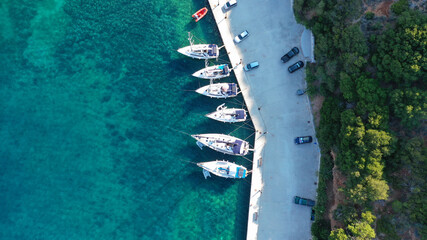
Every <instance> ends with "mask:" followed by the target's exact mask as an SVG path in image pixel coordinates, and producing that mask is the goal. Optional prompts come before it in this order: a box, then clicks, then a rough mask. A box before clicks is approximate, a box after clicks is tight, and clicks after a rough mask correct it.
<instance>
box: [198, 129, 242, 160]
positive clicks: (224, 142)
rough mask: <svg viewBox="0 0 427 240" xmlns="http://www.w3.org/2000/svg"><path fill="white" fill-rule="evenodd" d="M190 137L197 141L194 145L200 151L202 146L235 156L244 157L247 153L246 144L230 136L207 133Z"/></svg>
mask: <svg viewBox="0 0 427 240" xmlns="http://www.w3.org/2000/svg"><path fill="white" fill-rule="evenodd" d="M191 137H193V138H194V139H196V140H197V142H196V144H197V145H198V146H199V147H200V148H201V149H202V148H203V146H206V147H209V148H211V149H213V150H215V151H218V152H222V153H224V154H230V155H235V156H245V155H246V154H248V153H249V143H248V142H246V141H244V140H241V139H239V138H236V137H233V136H230V135H225V134H220V133H207V134H194V135H191Z"/></svg>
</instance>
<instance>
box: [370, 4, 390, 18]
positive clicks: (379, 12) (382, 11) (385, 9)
mask: <svg viewBox="0 0 427 240" xmlns="http://www.w3.org/2000/svg"><path fill="white" fill-rule="evenodd" d="M392 4H393V1H384V2H381V3H380V4H378V5H377V6H376V8H375V9H374V11H373V12H374V13H375V16H377V17H379V16H386V17H389V15H390V6H391V5H392Z"/></svg>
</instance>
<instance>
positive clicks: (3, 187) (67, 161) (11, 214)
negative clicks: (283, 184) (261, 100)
mask: <svg viewBox="0 0 427 240" xmlns="http://www.w3.org/2000/svg"><path fill="white" fill-rule="evenodd" d="M207 5H208V3H207V1H204V2H203V1H202V2H199V1H190V0H184V1H182V0H181V1H178V0H173V1H170V0H159V1H148V0H141V1H135V0H115V1H105V0H79V1H77V0H74V1H70V0H62V1H61V0H39V1H30V0H3V1H1V3H0V33H1V35H0V98H1V101H0V108H1V112H0V140H1V143H2V144H1V147H0V166H1V168H0V192H1V195H0V239H206V238H207V239H244V238H245V234H246V225H247V214H248V209H247V208H248V204H249V199H248V198H249V188H250V178H248V179H245V180H230V179H221V178H218V177H212V178H209V179H207V180H205V179H204V177H203V174H202V171H201V169H200V168H198V167H197V166H196V165H195V164H194V162H200V161H210V160H215V159H223V158H225V159H228V160H231V161H235V162H237V163H240V164H243V165H245V166H247V167H248V168H249V169H250V168H251V165H252V164H251V162H249V161H247V160H245V159H244V158H238V157H230V156H226V155H223V154H220V153H216V152H214V151H212V150H210V149H204V150H203V151H202V150H200V149H199V148H198V147H197V146H196V144H195V141H194V140H193V139H192V138H191V137H189V136H188V135H186V134H185V133H189V134H191V133H209V132H220V133H230V132H232V131H234V130H235V129H236V128H237V127H238V126H241V124H237V125H232V124H223V123H219V122H215V121H213V120H210V119H207V118H205V117H204V116H203V115H204V114H206V113H208V112H211V111H214V110H215V108H216V106H218V105H220V104H221V103H223V102H226V103H227V105H228V106H229V107H238V106H241V102H243V99H242V97H241V96H240V97H238V98H235V99H227V100H215V99H209V98H206V97H204V96H200V95H198V94H196V93H194V92H192V91H189V90H194V89H196V88H198V87H199V86H202V85H205V84H208V82H209V81H207V80H203V79H202V80H198V79H195V78H193V77H191V76H190V74H191V73H193V72H195V71H196V70H198V69H200V68H203V67H204V62H203V61H201V60H192V59H189V58H186V57H184V56H182V55H180V54H178V53H177V52H176V51H175V50H176V49H178V48H179V47H182V46H185V45H187V44H188V41H187V32H188V31H191V32H192V33H193V34H194V35H195V37H196V38H197V39H196V41H200V42H215V43H218V44H221V39H220V36H219V33H218V31H217V28H216V26H215V25H214V20H213V17H212V15H211V14H210V13H209V14H208V15H207V16H206V17H205V18H204V19H203V20H201V21H200V22H199V23H197V24H195V23H193V22H191V18H190V16H191V14H192V13H194V12H195V11H196V10H197V9H199V8H201V7H203V6H207ZM221 55H222V56H221V58H220V60H221V62H226V61H228V58H227V57H224V56H225V50H221ZM228 80H229V81H235V79H234V78H230V79H228ZM224 81H225V80H222V82H224ZM252 132H253V131H251V130H250V127H249V126H244V127H241V128H239V129H238V130H236V131H234V132H232V135H234V136H238V137H241V138H247V137H249V136H250V135H251V134H252ZM249 140H251V141H252V140H253V137H251V138H249ZM248 157H249V158H251V155H249V156H248Z"/></svg>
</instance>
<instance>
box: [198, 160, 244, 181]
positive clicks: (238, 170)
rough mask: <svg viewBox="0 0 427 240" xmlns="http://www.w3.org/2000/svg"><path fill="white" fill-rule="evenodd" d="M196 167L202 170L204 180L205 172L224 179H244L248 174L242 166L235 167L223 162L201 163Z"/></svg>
mask: <svg viewBox="0 0 427 240" xmlns="http://www.w3.org/2000/svg"><path fill="white" fill-rule="evenodd" d="M197 166H199V167H201V168H203V175H204V176H205V178H207V174H205V171H208V172H210V173H212V174H215V175H217V176H219V177H224V178H245V177H246V176H247V175H248V173H249V172H248V170H247V169H246V168H245V167H243V166H242V165H237V164H235V163H232V162H228V161H225V160H216V161H211V162H201V163H197Z"/></svg>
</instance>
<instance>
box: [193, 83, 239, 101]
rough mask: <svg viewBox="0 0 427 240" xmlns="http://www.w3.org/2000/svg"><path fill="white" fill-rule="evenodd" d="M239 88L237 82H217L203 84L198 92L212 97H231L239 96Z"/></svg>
mask: <svg viewBox="0 0 427 240" xmlns="http://www.w3.org/2000/svg"><path fill="white" fill-rule="evenodd" d="M237 90H238V87H237V84H235V83H215V84H210V85H206V86H203V87H201V88H199V89H197V90H196V92H197V93H199V94H202V95H204V96H208V97H211V98H229V97H235V96H237V94H238V92H237Z"/></svg>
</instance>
